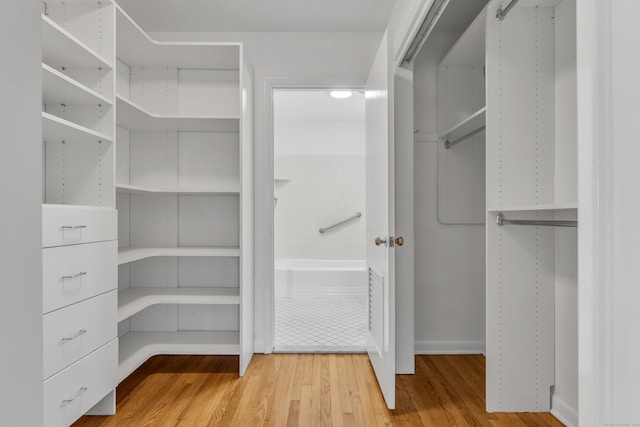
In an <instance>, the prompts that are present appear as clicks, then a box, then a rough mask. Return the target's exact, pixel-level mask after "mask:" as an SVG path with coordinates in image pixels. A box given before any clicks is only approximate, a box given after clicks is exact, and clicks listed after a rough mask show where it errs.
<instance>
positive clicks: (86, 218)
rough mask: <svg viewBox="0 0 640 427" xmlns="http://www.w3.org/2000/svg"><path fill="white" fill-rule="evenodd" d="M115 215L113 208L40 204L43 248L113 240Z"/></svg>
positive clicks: (116, 228)
mask: <svg viewBox="0 0 640 427" xmlns="http://www.w3.org/2000/svg"><path fill="white" fill-rule="evenodd" d="M117 218H118V214H117V211H116V210H115V209H113V208H103V207H95V206H70V205H42V247H44V248H48V247H52V246H64V245H75V244H78V243H91V242H102V241H105V240H116V239H117V238H118V226H117V221H118V220H117Z"/></svg>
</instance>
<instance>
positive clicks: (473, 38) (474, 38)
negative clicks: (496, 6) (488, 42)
mask: <svg viewBox="0 0 640 427" xmlns="http://www.w3.org/2000/svg"><path fill="white" fill-rule="evenodd" d="M486 19H487V8H486V7H485V8H484V9H482V12H480V14H479V15H478V16H477V17H476V19H474V20H473V22H472V23H471V24H470V25H469V26H468V27H467V29H466V30H465V31H464V33H462V35H461V36H460V38H459V39H458V41H456V42H455V44H454V45H453V46H452V47H451V49H450V50H449V52H447V54H446V55H445V56H444V58H442V61H440V66H449V67H463V66H476V67H482V66H484V64H485V26H486V24H485V23H486Z"/></svg>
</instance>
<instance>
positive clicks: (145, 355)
mask: <svg viewBox="0 0 640 427" xmlns="http://www.w3.org/2000/svg"><path fill="white" fill-rule="evenodd" d="M239 341H240V335H239V333H238V332H237V331H222V332H202V331H192V332H129V333H127V334H126V335H125V336H123V337H121V338H120V366H119V368H118V381H122V380H124V379H125V378H126V377H127V376H129V375H130V374H131V373H132V372H133V371H135V370H136V368H138V367H139V366H140V365H142V364H143V363H144V362H145V361H146V360H147V359H149V358H150V357H152V356H155V355H158V354H217V355H235V354H239V353H240V345H239V344H238V343H239Z"/></svg>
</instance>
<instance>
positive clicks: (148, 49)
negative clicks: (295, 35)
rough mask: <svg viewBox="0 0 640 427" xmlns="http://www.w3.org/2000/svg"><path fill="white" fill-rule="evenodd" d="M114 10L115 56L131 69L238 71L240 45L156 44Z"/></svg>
mask: <svg viewBox="0 0 640 427" xmlns="http://www.w3.org/2000/svg"><path fill="white" fill-rule="evenodd" d="M116 9H117V12H116V56H117V57H118V58H119V59H120V60H121V61H123V62H124V63H126V64H127V65H129V66H130V67H136V66H145V67H177V68H196V69H210V70H238V69H239V68H240V43H213V42H166V41H157V40H154V39H152V38H151V37H149V36H148V35H147V33H145V31H144V30H143V29H142V28H140V26H139V25H138V24H136V23H135V21H134V20H133V19H131V17H130V16H129V15H127V13H126V12H125V11H124V10H122V8H121V7H120V6H116Z"/></svg>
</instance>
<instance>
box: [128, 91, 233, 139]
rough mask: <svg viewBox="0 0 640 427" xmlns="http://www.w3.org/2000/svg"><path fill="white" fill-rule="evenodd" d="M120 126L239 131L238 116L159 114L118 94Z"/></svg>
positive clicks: (201, 130) (129, 127)
mask: <svg viewBox="0 0 640 427" xmlns="http://www.w3.org/2000/svg"><path fill="white" fill-rule="evenodd" d="M117 107H118V126H122V127H125V128H127V129H129V130H147V131H149V130H175V131H185V132H186V131H190V132H238V125H239V121H238V116H237V115H236V116H233V115H229V116H226V117H224V116H186V115H185V116H183V115H159V114H153V113H150V112H149V111H146V110H145V109H144V108H142V107H140V106H139V105H136V104H135V103H133V102H131V101H129V100H128V99H124V98H123V97H122V96H117Z"/></svg>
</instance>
